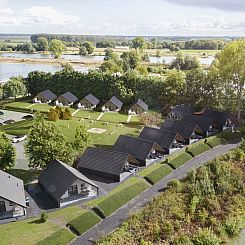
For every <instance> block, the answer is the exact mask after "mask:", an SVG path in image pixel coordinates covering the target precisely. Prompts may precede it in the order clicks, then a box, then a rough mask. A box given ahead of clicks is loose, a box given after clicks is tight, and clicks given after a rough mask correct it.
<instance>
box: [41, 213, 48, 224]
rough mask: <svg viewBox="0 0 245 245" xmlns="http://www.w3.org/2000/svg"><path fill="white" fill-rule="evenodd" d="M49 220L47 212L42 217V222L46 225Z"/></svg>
mask: <svg viewBox="0 0 245 245" xmlns="http://www.w3.org/2000/svg"><path fill="white" fill-rule="evenodd" d="M47 219H48V214H47V213H46V212H42V213H41V217H40V221H41V222H42V223H45V222H46V221H47Z"/></svg>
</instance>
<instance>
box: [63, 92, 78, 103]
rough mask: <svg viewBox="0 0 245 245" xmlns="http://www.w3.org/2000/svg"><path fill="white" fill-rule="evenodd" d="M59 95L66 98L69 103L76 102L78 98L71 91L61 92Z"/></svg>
mask: <svg viewBox="0 0 245 245" xmlns="http://www.w3.org/2000/svg"><path fill="white" fill-rule="evenodd" d="M61 96H62V97H63V98H64V99H66V100H67V101H68V102H69V103H76V102H77V101H78V98H77V97H76V96H75V95H74V94H72V93H71V92H66V93H64V94H62V95H61ZM61 96H60V97H61Z"/></svg>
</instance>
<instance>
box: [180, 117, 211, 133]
mask: <svg viewBox="0 0 245 245" xmlns="http://www.w3.org/2000/svg"><path fill="white" fill-rule="evenodd" d="M180 120H181V121H182V122H189V123H195V124H197V125H198V126H199V127H200V128H201V130H202V132H203V133H205V132H206V131H208V129H209V127H210V126H211V125H213V121H214V120H213V118H210V117H206V116H198V115H193V114H184V115H183V116H182V118H181V119H180Z"/></svg>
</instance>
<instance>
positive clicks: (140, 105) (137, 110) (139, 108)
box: [128, 99, 148, 114]
mask: <svg viewBox="0 0 245 245" xmlns="http://www.w3.org/2000/svg"><path fill="white" fill-rule="evenodd" d="M147 111H148V105H147V104H146V103H145V102H144V101H143V100H141V99H138V100H137V102H136V104H134V105H133V106H132V107H131V108H130V109H129V111H128V114H142V113H145V112H147Z"/></svg>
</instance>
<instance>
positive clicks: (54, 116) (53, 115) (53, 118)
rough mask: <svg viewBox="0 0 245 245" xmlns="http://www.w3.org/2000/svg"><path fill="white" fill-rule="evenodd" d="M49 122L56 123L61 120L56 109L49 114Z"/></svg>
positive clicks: (52, 109)
mask: <svg viewBox="0 0 245 245" xmlns="http://www.w3.org/2000/svg"><path fill="white" fill-rule="evenodd" d="M47 117H48V120H50V121H53V122H56V121H57V120H59V114H58V113H57V110H55V109H54V108H51V109H50V110H49V112H48V115H47Z"/></svg>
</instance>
